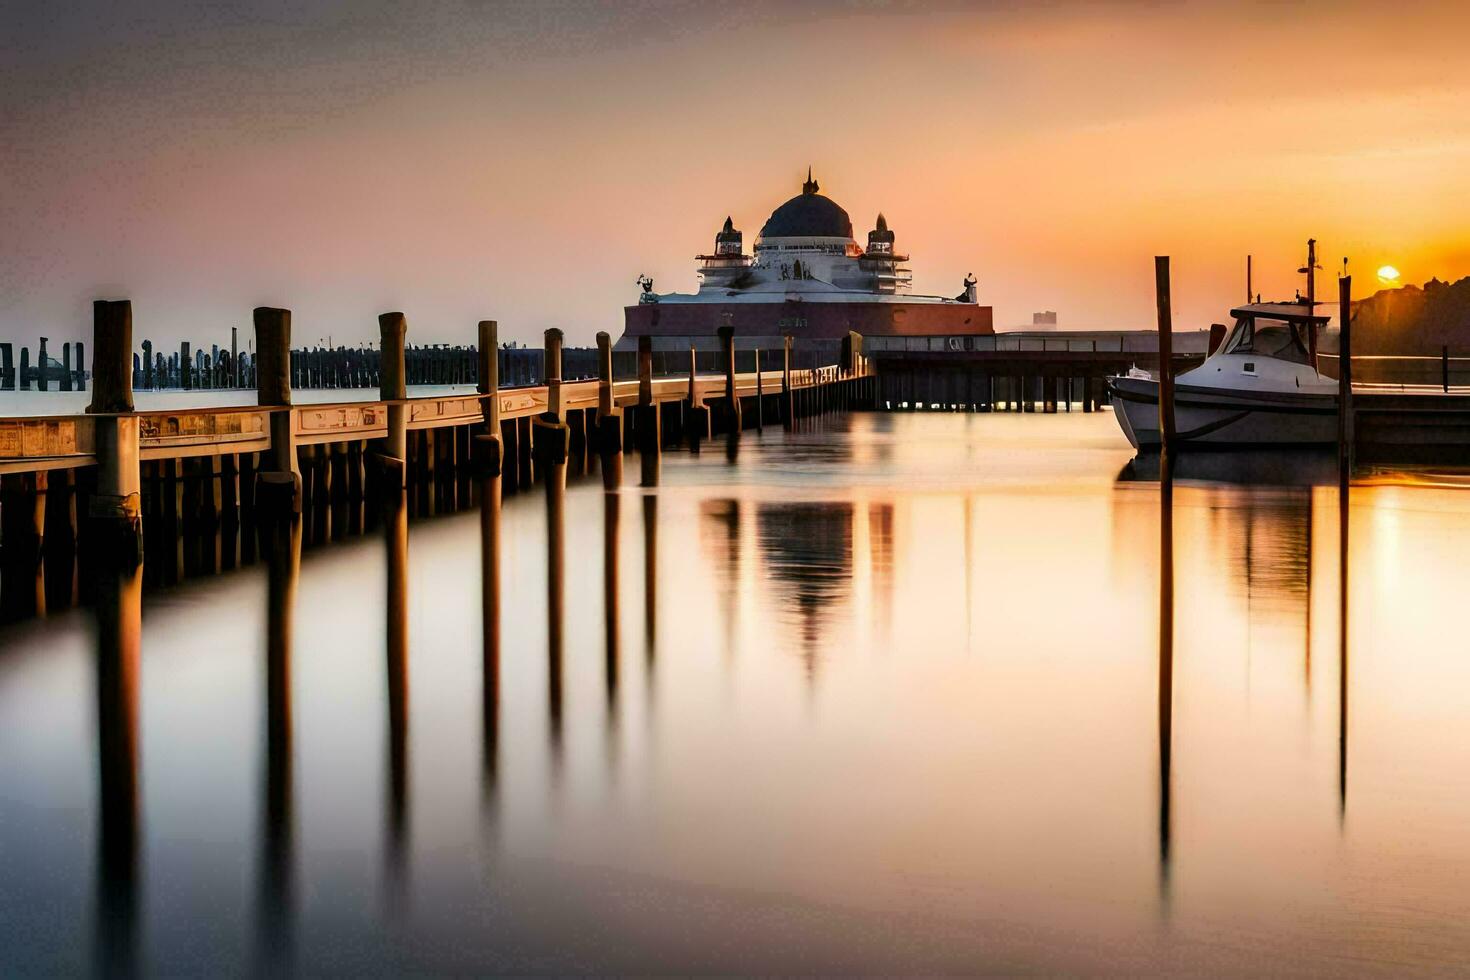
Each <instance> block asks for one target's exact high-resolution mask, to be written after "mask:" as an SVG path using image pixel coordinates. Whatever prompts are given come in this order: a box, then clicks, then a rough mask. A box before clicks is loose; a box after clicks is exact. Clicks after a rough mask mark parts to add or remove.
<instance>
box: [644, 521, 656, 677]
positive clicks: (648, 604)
mask: <svg viewBox="0 0 1470 980" xmlns="http://www.w3.org/2000/svg"><path fill="white" fill-rule="evenodd" d="M643 642H644V645H645V648H646V651H647V657H648V663H649V666H650V667H652V665H653V657H654V652H655V651H656V650H657V649H658V495H657V494H652V493H649V494H644V496H643ZM650 673H652V671H651V670H650Z"/></svg>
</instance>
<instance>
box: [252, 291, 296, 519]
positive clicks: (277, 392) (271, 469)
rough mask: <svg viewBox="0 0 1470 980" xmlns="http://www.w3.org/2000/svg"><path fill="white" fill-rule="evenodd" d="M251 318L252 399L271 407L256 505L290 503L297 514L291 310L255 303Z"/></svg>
mask: <svg viewBox="0 0 1470 980" xmlns="http://www.w3.org/2000/svg"><path fill="white" fill-rule="evenodd" d="M254 321H255V349H256V352H257V353H256V355H255V356H256V375H255V401H256V404H258V405H262V406H271V407H272V408H273V409H274V410H273V411H272V412H271V415H270V437H271V447H270V451H269V452H268V453H266V454H265V455H264V457H262V459H261V468H260V471H259V472H257V474H256V483H257V487H256V506H257V509H261V508H265V509H269V508H270V507H279V506H289V507H290V512H291V513H293V514H299V513H300V512H301V470H300V467H299V466H298V464H297V462H296V439H295V435H294V433H293V431H292V428H293V427H292V413H291V311H290V310H282V309H277V308H275V307H269V306H258V307H256V308H255V311H254ZM267 484H268V485H269V486H266V485H267ZM286 489H289V499H288V498H287V496H286V493H285V490H286ZM262 491H264V492H263V493H262Z"/></svg>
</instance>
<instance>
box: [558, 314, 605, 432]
mask: <svg viewBox="0 0 1470 980" xmlns="http://www.w3.org/2000/svg"><path fill="white" fill-rule="evenodd" d="M561 347H562V332H561V331H560V330H559V329H557V328H556V327H551V328H549V329H548V330H547V331H546V340H545V349H546V360H545V365H546V367H545V373H546V379H545V380H546V414H547V415H548V416H551V418H552V420H553V421H556V422H562V421H565V420H564V419H563V418H562V405H561ZM608 359H609V361H610V360H611V359H612V352H611V351H610V350H609V352H608ZM610 373H611V372H609V374H610Z"/></svg>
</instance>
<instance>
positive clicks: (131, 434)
mask: <svg viewBox="0 0 1470 980" xmlns="http://www.w3.org/2000/svg"><path fill="white" fill-rule="evenodd" d="M132 349H133V305H132V303H131V302H130V301H128V300H97V301H96V302H94V303H93V304H92V356H93V358H95V360H94V361H93V363H92V401H91V402H90V404H88V405H87V414H89V415H95V416H97V419H96V420H95V421H94V422H93V426H94V428H93V433H94V435H93V439H94V451H95V453H96V456H97V487H96V490H95V491H94V492H93V493H92V495H91V498H90V500H89V502H88V515H87V516H88V523H89V528H88V532H89V534H93V535H94V537H95V538H96V540H97V543H98V545H99V547H100V548H102V549H105V550H108V551H109V552H124V553H126V554H128V555H129V556H131V558H132V561H133V562H134V563H135V564H136V563H138V562H141V561H142V560H143V527H142V503H141V499H140V494H141V491H142V482H141V481H142V472H141V465H142V464H141V459H142V456H141V449H140V444H139V432H138V419H137V416H135V415H132V414H131V413H132V411H133V373H132V363H131V361H132V356H131V355H132Z"/></svg>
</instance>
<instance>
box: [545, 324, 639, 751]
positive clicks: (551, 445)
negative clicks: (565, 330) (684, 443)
mask: <svg viewBox="0 0 1470 980" xmlns="http://www.w3.org/2000/svg"><path fill="white" fill-rule="evenodd" d="M546 341H547V342H546V374H547V381H548V389H549V391H548V395H549V397H548V400H547V405H548V410H547V412H546V413H545V414H544V415H539V416H537V417H536V418H535V419H534V429H535V433H536V434H535V447H536V455H537V460H536V464H537V469H538V470H540V472H541V473H542V474H543V476H544V479H545V484H546V648H547V649H546V653H547V667H548V670H547V703H548V708H549V715H550V721H551V736H552V741H553V744H554V745H556V746H557V747H558V748H559V747H560V745H561V732H562V622H563V621H564V617H565V609H564V608H563V604H564V575H565V567H564V563H565V558H566V555H565V545H564V543H563V541H562V535H563V531H564V527H565V518H564V512H565V508H566V493H567V443H568V440H569V432H568V429H567V425H566V423H565V422H563V421H562V420H561V415H560V409H561V398H560V385H561V331H560V330H548V331H546ZM597 342H598V346H599V348H601V351H600V353H603V354H605V355H606V356H605V358H604V360H605V362H606V372H605V374H604V377H606V378H607V379H608V381H609V382H610V381H611V378H612V354H611V346H610V342H607V334H605V333H602V334H598V335H597ZM553 379H554V381H555V384H552V381H553ZM603 387H604V388H605V389H607V395H606V397H605V398H603V399H602V400H603V401H605V402H606V404H607V407H608V410H609V412H610V411H611V403H612V397H611V388H610V386H609V385H604V386H603ZM552 392H555V394H552ZM603 438H607V436H606V434H604V436H603ZM619 447H620V448H621V443H619Z"/></svg>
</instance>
